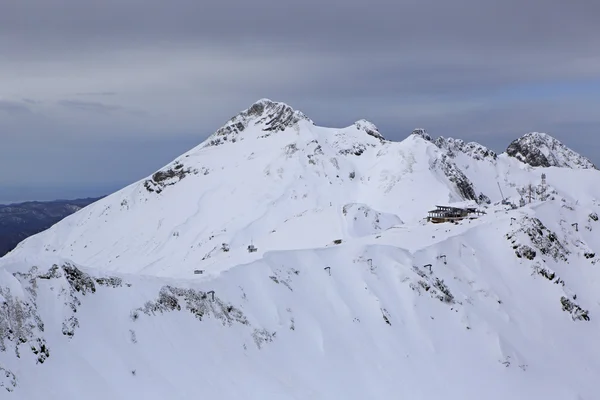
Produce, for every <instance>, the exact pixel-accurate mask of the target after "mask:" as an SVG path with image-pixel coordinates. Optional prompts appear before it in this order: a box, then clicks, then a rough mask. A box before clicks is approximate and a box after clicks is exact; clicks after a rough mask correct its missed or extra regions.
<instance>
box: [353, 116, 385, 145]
mask: <svg viewBox="0 0 600 400" xmlns="http://www.w3.org/2000/svg"><path fill="white" fill-rule="evenodd" d="M354 126H356V129H358V130H361V131H365V133H366V134H367V135H371V136H373V137H374V138H377V139H379V140H384V137H383V135H382V134H381V133H379V130H378V129H377V127H376V126H375V124H373V123H372V122H369V121H367V120H365V119H361V120H359V121H356V122H355V123H354Z"/></svg>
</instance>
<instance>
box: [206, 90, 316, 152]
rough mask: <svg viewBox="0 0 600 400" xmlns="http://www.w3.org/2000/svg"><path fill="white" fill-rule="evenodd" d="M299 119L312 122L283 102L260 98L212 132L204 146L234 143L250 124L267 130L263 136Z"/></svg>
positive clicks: (289, 125) (290, 125)
mask: <svg viewBox="0 0 600 400" xmlns="http://www.w3.org/2000/svg"><path fill="white" fill-rule="evenodd" d="M300 121H308V122H309V123H311V124H312V123H313V122H312V121H311V120H310V119H309V118H308V117H307V116H306V115H304V114H303V113H302V112H300V111H296V110H294V109H293V108H292V107H290V106H288V105H287V104H285V103H280V102H275V101H272V100H269V99H261V100H259V101H257V102H256V103H254V104H253V105H252V106H250V108H248V109H246V110H244V111H242V112H241V113H239V114H238V115H236V116H235V117H233V118H231V119H230V120H229V121H228V122H227V123H226V124H225V125H224V126H223V127H221V128H219V130H217V131H216V132H215V133H213V134H212V135H211V136H210V137H209V138H208V140H207V144H206V146H218V145H221V144H223V143H226V142H231V143H235V142H236V141H237V140H238V139H242V138H241V137H238V136H239V134H240V133H241V132H243V131H245V130H246V129H247V128H248V127H249V126H252V125H262V130H263V131H265V132H267V134H265V135H264V136H263V137H267V136H269V135H270V134H271V133H272V132H278V131H284V130H286V129H287V128H291V127H293V126H295V125H296V124H298V122H300Z"/></svg>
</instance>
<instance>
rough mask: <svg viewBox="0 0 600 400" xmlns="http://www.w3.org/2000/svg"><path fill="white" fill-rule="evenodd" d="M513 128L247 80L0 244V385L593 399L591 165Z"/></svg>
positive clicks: (597, 193)
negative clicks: (389, 128)
mask: <svg viewBox="0 0 600 400" xmlns="http://www.w3.org/2000/svg"><path fill="white" fill-rule="evenodd" d="M528 137H529V138H530V139H527V138H528ZM531 137H533V139H535V140H533V139H531ZM524 138H525V139H523V140H520V141H515V142H513V143H512V144H511V146H512V148H513V150H514V151H512V153H513V155H509V154H508V153H503V154H495V153H494V152H493V151H491V150H489V149H486V148H485V147H483V146H481V145H479V144H476V143H464V142H462V141H460V140H456V139H446V138H437V139H433V138H431V137H430V136H429V135H428V134H427V133H426V132H425V131H424V130H415V131H414V132H413V133H412V134H410V135H409V136H408V137H407V138H406V139H405V140H403V141H401V142H391V141H387V140H385V139H384V136H383V135H382V134H381V133H380V132H379V131H378V130H377V128H376V126H375V125H374V124H372V123H370V122H368V121H364V120H360V121H357V122H356V123H355V124H353V125H351V126H349V127H346V128H341V129H333V128H324V127H319V126H316V125H315V124H314V123H313V122H312V121H311V120H310V119H309V118H308V117H307V116H305V115H304V114H303V113H301V112H299V111H296V110H293V109H292V108H291V107H289V106H288V105H286V104H283V103H277V102H272V101H270V100H266V99H263V100H260V101H258V102H257V103H255V104H254V105H252V106H251V107H250V108H249V109H248V110H245V111H243V112H241V113H240V114H238V115H237V116H235V117H234V118H232V120H230V121H229V122H228V123H227V124H226V125H225V126H223V127H222V128H220V129H219V130H217V131H216V132H215V133H214V134H213V135H211V136H210V137H209V138H208V139H207V140H206V141H204V142H203V143H201V144H200V145H199V146H197V147H196V148H194V149H192V150H190V151H189V152H187V153H185V154H183V155H182V156H181V157H178V158H177V159H176V160H174V161H173V162H172V163H169V164H168V165H166V166H164V167H163V168H161V169H160V170H159V171H157V172H156V173H154V174H152V175H151V176H149V177H147V178H146V179H143V180H141V181H140V182H136V183H134V184H132V185H130V186H128V187H126V188H124V189H122V190H120V191H118V192H116V193H114V194H112V195H110V196H108V197H106V198H104V199H102V200H100V201H98V202H97V203H94V204H92V205H90V206H88V207H86V208H84V209H82V210H80V211H79V212H77V213H75V214H73V215H71V216H69V217H67V218H65V219H64V220H63V221H61V222H60V223H58V224H56V225H55V226H53V227H52V228H50V229H48V230H47V231H45V232H42V233H40V234H38V235H35V236H32V237H30V238H28V239H27V240H25V241H24V242H22V243H21V244H20V245H19V246H18V247H17V248H16V249H15V250H14V251H13V252H11V253H9V254H8V255H7V256H5V257H4V258H2V259H0V302H2V308H1V309H0V398H1V399H4V398H6V399H57V400H58V399H60V400H70V399H73V400H75V399H77V400H78V399H82V398H85V399H99V400H100V399H102V400H104V399H132V398H143V399H150V400H151V399H165V398H168V399H198V398H214V399H261V400H263V399H402V398H406V399H438V398H444V399H457V400H458V399H460V400H470V399H473V400H480V399H488V400H495V399H498V400H505V399H538V398H539V399H541V398H543V399H557V400H571V399H572V400H593V399H598V398H600V389H599V388H598V386H597V384H596V379H597V377H598V376H600V346H599V345H598V339H597V337H598V332H599V331H600V330H599V328H600V326H599V325H598V320H599V319H598V315H600V292H599V291H598V287H599V285H600V263H599V261H600V253H598V251H600V235H598V234H597V232H600V221H598V219H599V218H598V212H599V211H600V203H599V202H598V201H597V199H598V198H599V197H600V172H599V171H598V170H597V169H596V168H595V167H594V166H593V164H591V163H589V160H587V159H585V158H584V157H582V156H580V155H578V154H576V153H575V152H573V151H572V150H570V149H568V148H567V147H566V146H565V145H563V144H561V143H560V142H558V141H556V140H555V139H553V138H551V137H550V136H548V135H545V134H535V135H533V136H532V135H529V136H527V135H526V136H524ZM544 140H545V142H544ZM540 141H542V142H543V143H545V144H546V145H545V146H541V144H540V143H541V142H540ZM515 143H517V144H518V146H517V145H515ZM528 146H529V147H528ZM517 147H518V149H516V148H517ZM515 149H516V150H515ZM536 149H541V150H540V151H541V152H542V153H543V155H544V159H545V160H553V161H552V166H543V165H535V164H536V163H538V162H539V161H540V158H539V157H538V156H539V154H538V153H536V152H535V150H536ZM517 150H518V151H517ZM542 153H540V154H542ZM535 157H538V158H535ZM526 162H527V164H526ZM542 174H544V176H545V179H544V182H542ZM501 192H502V194H501ZM530 195H531V200H530V198H529V196H530ZM503 196H504V197H505V199H504V201H502V200H503ZM507 203H513V204H514V205H512V206H511V205H510V204H507ZM436 205H454V206H469V207H477V208H478V209H480V210H482V211H484V212H485V214H484V215H482V216H481V217H479V218H477V219H472V220H463V221H461V222H458V223H456V224H454V223H445V224H431V223H428V222H426V221H425V217H426V216H427V211H429V210H431V209H433V208H435V206H436Z"/></svg>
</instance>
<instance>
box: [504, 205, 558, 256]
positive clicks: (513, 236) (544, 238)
mask: <svg viewBox="0 0 600 400" xmlns="http://www.w3.org/2000/svg"><path fill="white" fill-rule="evenodd" d="M519 225H520V228H518V229H517V230H515V231H513V232H511V233H508V234H507V235H506V238H507V239H508V240H510V241H511V243H512V245H513V248H514V249H515V253H517V257H519V256H521V257H523V256H525V257H526V258H529V257H527V255H529V256H531V255H532V254H531V252H530V251H529V250H528V249H527V248H526V246H527V245H525V244H523V243H519V240H521V241H522V240H524V239H525V237H528V238H529V241H530V242H531V244H532V245H533V246H534V247H535V248H536V249H537V250H538V251H539V252H540V254H542V255H544V256H549V257H552V258H553V259H554V260H555V261H567V258H568V256H569V254H570V252H569V250H567V248H566V246H565V245H563V244H562V243H561V241H560V240H559V239H558V237H557V236H556V234H555V233H554V232H552V231H550V230H549V229H548V228H546V227H545V226H544V224H542V221H540V220H539V219H537V218H531V217H528V216H525V217H523V218H522V219H521V220H520V221H519ZM527 247H529V246H527ZM533 257H535V253H534V254H533Z"/></svg>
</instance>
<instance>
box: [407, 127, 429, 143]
mask: <svg viewBox="0 0 600 400" xmlns="http://www.w3.org/2000/svg"><path fill="white" fill-rule="evenodd" d="M411 135H415V136H420V137H422V138H423V139H425V140H427V141H429V142H431V136H430V135H429V133H427V131H426V130H425V129H423V128H416V129H414V130H413V131H412V133H411Z"/></svg>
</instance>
